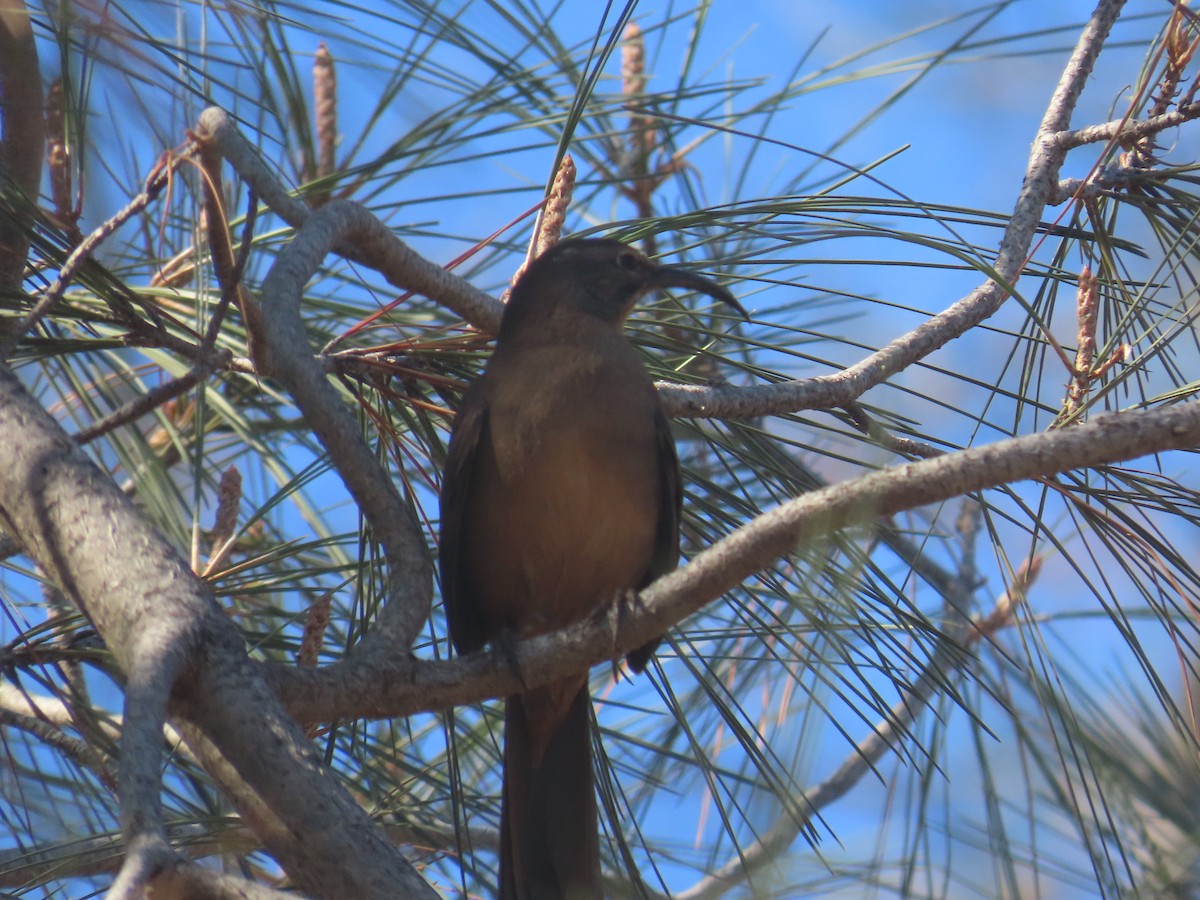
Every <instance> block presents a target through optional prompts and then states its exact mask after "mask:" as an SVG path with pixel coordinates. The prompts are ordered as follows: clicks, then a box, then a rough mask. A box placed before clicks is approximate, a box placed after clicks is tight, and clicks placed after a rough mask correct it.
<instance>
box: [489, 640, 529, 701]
mask: <svg viewBox="0 0 1200 900" xmlns="http://www.w3.org/2000/svg"><path fill="white" fill-rule="evenodd" d="M519 643H520V638H519V637H518V636H517V633H516V632H515V631H513V630H512V629H511V628H504V629H501V631H500V633H499V634H497V635H496V637H495V638H494V639H493V641H492V650H493V651H494V652H495V653H496V654H497V655H498V656H499V657H500V658H501V659H502V660H504V662H505V663H506V664H507V665H508V670H509V671H510V672H512V673H513V675H515V676H516V677H517V681H519V682H521V688H522V690H526V691H527V690H529V685H528V684H526V683H525V675H524V674H523V673H522V672H521V660H520V659H519V658H518V654H517V645H518V644H519Z"/></svg>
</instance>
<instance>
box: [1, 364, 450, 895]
mask: <svg viewBox="0 0 1200 900" xmlns="http://www.w3.org/2000/svg"><path fill="white" fill-rule="evenodd" d="M0 435H2V436H3V438H2V440H3V445H4V454H3V455H4V458H5V465H4V466H0V524H2V526H3V528H4V529H5V530H7V531H10V532H11V533H13V534H18V535H20V536H21V539H22V541H23V543H24V547H25V550H26V552H27V553H28V554H29V556H30V557H31V558H32V559H33V560H34V561H35V562H37V564H38V566H39V567H40V568H41V569H42V571H44V572H45V573H46V574H47V577H49V578H51V579H52V580H53V581H54V582H55V583H56V584H58V585H59V586H60V587H61V589H62V591H63V593H64V594H65V595H66V596H67V597H68V598H70V599H71V601H72V602H73V603H75V604H76V605H77V606H78V607H79V609H81V610H82V611H83V612H85V613H86V614H87V616H88V617H89V618H90V619H91V621H92V622H93V623H94V624H95V626H96V629H97V630H98V631H99V632H100V634H101V635H102V636H103V638H104V639H105V642H106V643H107V645H108V647H109V648H110V649H111V651H112V653H113V656H114V658H115V659H116V662H117V664H118V665H119V666H120V667H121V669H122V671H124V672H125V673H126V674H127V676H129V678H130V680H131V686H130V690H129V692H128V694H127V702H126V710H125V727H124V731H123V735H122V761H121V769H120V775H121V778H122V784H121V790H122V825H123V827H124V828H125V829H126V840H127V849H128V851H129V852H130V853H131V855H136V854H137V853H138V852H139V851H140V850H141V849H142V848H145V851H146V852H144V853H142V855H141V856H140V858H139V859H137V860H135V862H134V863H133V864H132V867H131V869H130V870H129V873H128V877H127V879H126V880H125V882H123V884H122V887H126V886H128V887H129V888H130V889H131V890H132V889H136V888H137V886H138V885H142V884H145V883H147V881H146V879H148V878H150V877H153V875H154V873H155V872H156V871H158V870H161V869H162V868H163V867H166V866H170V865H173V864H174V863H175V862H176V861H177V860H178V857H176V856H175V855H174V854H169V855H167V854H165V853H164V852H163V850H162V848H163V847H165V846H166V845H165V838H164V837H163V834H164V833H163V831H162V829H161V812H160V809H159V803H158V795H157V782H155V783H154V784H151V783H150V781H151V780H152V779H157V777H158V776H157V773H158V772H159V771H160V769H161V765H160V763H159V760H158V759H157V755H158V754H159V753H161V727H162V725H163V719H164V716H163V708H164V706H165V703H164V702H163V701H164V694H165V689H166V686H170V687H173V689H174V694H173V696H172V706H171V708H172V711H173V712H174V713H177V714H178V715H181V716H182V717H183V718H184V719H185V720H186V721H187V723H188V724H187V725H184V726H182V727H181V730H182V731H183V732H184V734H185V736H186V737H187V738H188V740H189V742H192V743H193V746H196V745H201V746H202V749H203V750H204V751H205V752H204V753H199V752H198V753H197V757H198V758H200V759H201V760H202V762H204V764H205V765H206V766H208V767H209V769H210V771H212V772H214V775H215V777H216V778H217V780H218V782H222V783H223V785H225V786H227V787H228V788H229V793H230V794H231V796H232V797H233V798H234V802H235V803H236V804H237V805H238V807H239V810H240V811H241V812H242V814H243V815H244V816H245V817H246V819H247V821H248V822H249V823H250V824H251V825H252V826H253V827H255V829H256V831H257V832H258V834H259V835H260V837H261V838H262V840H263V844H264V846H265V847H266V849H267V850H268V851H269V852H270V853H271V854H272V855H273V856H274V857H275V859H276V860H277V861H278V862H279V864H280V865H281V866H282V867H283V868H284V869H285V870H286V871H287V872H288V874H289V876H290V877H291V879H292V880H293V882H294V883H295V884H296V885H297V886H298V887H300V889H302V890H307V891H310V892H312V893H314V894H316V895H318V896H325V897H351V896H353V897H367V898H369V897H381V898H382V897H392V896H395V895H396V894H397V893H403V892H405V891H408V892H411V893H412V894H413V895H414V896H432V891H431V889H430V888H429V886H428V885H427V884H426V883H425V882H424V880H423V879H421V878H420V877H419V876H418V875H417V874H416V873H415V871H414V870H413V869H412V867H411V866H409V865H408V864H407V863H406V862H405V861H404V860H403V858H402V857H401V856H400V854H399V853H398V852H397V850H396V849H395V848H394V847H392V846H391V844H390V843H389V842H388V840H387V837H386V835H385V834H384V833H383V831H382V830H381V829H380V828H379V827H378V826H377V825H375V824H374V823H373V822H372V821H371V819H370V817H369V816H367V814H366V813H365V812H364V811H363V810H362V809H361V808H360V807H359V806H358V805H357V804H356V803H355V802H354V800H353V799H352V798H351V797H350V796H349V795H348V794H347V793H346V792H345V790H344V789H343V788H342V787H341V786H340V785H339V784H338V783H337V782H336V781H335V780H334V779H332V778H331V777H330V776H329V774H328V772H327V771H326V769H325V767H324V765H323V763H322V761H321V759H320V757H319V756H318V755H317V753H316V752H315V750H314V749H313V748H312V746H311V745H310V744H309V743H308V742H307V741H306V740H305V738H304V735H303V733H302V731H301V730H300V728H299V726H298V725H297V724H296V723H295V722H294V721H293V720H292V719H291V718H289V717H288V716H287V715H286V714H285V713H284V712H283V710H282V709H280V707H279V704H278V702H277V700H276V698H275V697H274V696H273V695H272V694H271V692H270V691H269V690H268V688H267V687H266V685H265V684H264V683H263V682H262V680H261V679H260V678H259V677H258V674H257V673H258V671H259V670H258V669H257V668H256V667H254V666H252V665H251V664H250V661H249V659H248V658H247V656H246V650H245V646H244V644H243V642H242V639H241V636H240V635H239V634H238V632H237V630H236V628H235V626H234V625H233V623H232V622H231V621H230V620H229V619H227V618H226V617H225V615H224V614H223V613H222V611H221V610H220V609H219V608H218V606H217V604H216V603H215V601H214V600H213V598H212V596H211V594H210V593H209V591H208V589H207V587H206V586H205V585H204V583H203V582H201V581H200V580H199V579H198V578H196V576H195V575H194V574H193V573H192V571H191V570H190V569H189V568H188V566H187V563H186V562H185V561H184V560H183V559H182V557H181V556H180V555H179V554H178V552H176V550H175V549H174V548H173V547H172V546H171V545H170V544H168V543H167V542H166V541H165V539H164V538H163V537H162V536H161V535H160V534H159V533H158V531H157V529H156V528H154V526H153V525H151V523H150V522H148V521H147V520H146V518H145V517H144V516H143V515H142V513H141V512H140V511H138V510H137V508H136V507H135V506H134V505H133V504H132V502H130V500H129V499H128V498H127V497H125V496H124V495H123V494H122V493H121V491H120V490H119V489H118V488H117V486H116V485H115V484H114V483H113V481H112V479H111V478H110V477H109V476H108V475H106V474H105V473H103V472H101V471H100V470H99V469H98V468H97V467H96V466H95V465H94V464H93V463H92V462H91V461H90V460H89V459H88V458H87V457H86V456H85V455H84V453H83V451H82V450H80V449H79V448H78V447H77V446H76V445H75V443H74V441H72V440H71V438H70V437H69V436H68V435H67V434H66V433H65V432H64V431H63V430H62V428H61V427H60V426H59V425H58V424H57V423H56V422H55V421H54V420H53V419H52V418H51V417H50V415H49V414H48V413H47V412H46V411H45V410H44V409H43V408H42V406H41V405H40V404H39V403H38V402H37V400H36V399H34V398H33V397H32V396H30V394H29V393H28V392H27V391H26V390H25V388H24V387H23V386H22V385H21V383H20V381H19V379H17V377H16V376H15V375H14V374H13V373H12V372H11V370H9V369H8V368H7V367H4V366H0ZM176 674H179V675H180V677H179V678H177V679H176V678H175V677H174V676H175V675H176ZM143 703H145V704H146V706H145V708H143V707H142V704H143ZM134 704H136V707H137V708H135V707H134ZM151 725H153V726H154V727H153V728H151V727H150V726H151ZM206 739H207V740H206ZM150 753H153V754H155V756H154V758H150V759H147V756H148V754H150ZM126 754H128V756H129V760H128V762H127V761H126V758H125V757H126ZM138 760H140V765H142V766H145V769H142V770H138V769H135V765H138V762H137V761H138ZM127 779H131V781H127ZM239 788H240V789H239ZM127 792H128V794H129V797H128V798H126V797H125V794H126V793H127ZM250 798H252V799H250ZM260 809H266V810H269V818H266V817H264V816H263V815H261V814H260ZM301 836H302V837H301ZM135 841H136V845H135Z"/></svg>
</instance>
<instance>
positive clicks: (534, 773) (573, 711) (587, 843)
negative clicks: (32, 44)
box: [500, 683, 602, 900]
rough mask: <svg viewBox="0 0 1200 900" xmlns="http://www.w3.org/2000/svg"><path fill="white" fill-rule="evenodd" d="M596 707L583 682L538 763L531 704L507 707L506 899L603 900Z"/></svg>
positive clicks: (516, 701) (515, 702)
mask: <svg viewBox="0 0 1200 900" xmlns="http://www.w3.org/2000/svg"><path fill="white" fill-rule="evenodd" d="M591 704H592V701H591V697H590V696H589V694H588V688H587V684H586V683H584V685H583V687H582V688H580V690H579V692H578V693H577V694H576V695H575V699H574V700H572V701H571V705H570V707H569V708H568V710H567V714H566V716H565V717H564V718H563V720H562V723H561V724H560V725H559V726H558V728H557V729H556V730H555V732H554V734H553V736H552V737H551V738H550V741H549V743H548V744H547V746H546V750H545V752H544V753H543V755H542V759H541V762H540V763H539V764H538V765H536V766H535V765H534V764H533V752H532V747H531V741H530V729H529V721H528V718H527V716H526V710H525V704H524V703H523V702H522V698H521V696H519V695H518V696H515V697H510V698H508V702H507V703H505V707H504V796H503V802H502V807H501V814H500V897H501V898H502V900H596V898H600V897H601V896H602V892H601V886H600V833H599V821H598V819H597V814H596V787H595V784H594V782H593V775H592V736H591Z"/></svg>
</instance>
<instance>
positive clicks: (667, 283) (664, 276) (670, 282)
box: [652, 266, 750, 321]
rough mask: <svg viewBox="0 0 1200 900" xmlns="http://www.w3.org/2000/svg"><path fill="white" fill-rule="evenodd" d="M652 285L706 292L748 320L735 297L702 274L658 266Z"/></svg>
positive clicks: (747, 315) (748, 315)
mask: <svg viewBox="0 0 1200 900" xmlns="http://www.w3.org/2000/svg"><path fill="white" fill-rule="evenodd" d="M652 280H653V286H654V287H656V288H682V289H684V290H689V291H698V292H699V293H701V294H707V295H708V296H710V297H712V298H713V299H715V300H720V301H721V302H722V303H724V304H725V305H727V306H731V307H733V309H735V310H737V313H738V315H740V316H741V317H742V318H743V319H746V320H747V321H749V319H750V314H749V313H748V312H746V310H745V309H744V308H743V307H742V304H740V303H738V301H737V298H736V297H734V296H733V294H732V293H730V291H729V289H728V288H727V287H725V286H724V285H720V284H717V283H716V282H715V281H712V280H711V279H708V278H705V277H704V276H703V275H697V274H696V273H695V272H692V271H691V270H689V269H676V268H673V267H672V266H658V267H657V269H656V270H655V272H654V277H653V279H652Z"/></svg>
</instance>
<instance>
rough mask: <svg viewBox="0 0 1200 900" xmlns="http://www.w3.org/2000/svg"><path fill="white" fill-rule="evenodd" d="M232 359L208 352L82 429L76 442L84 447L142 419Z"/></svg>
mask: <svg viewBox="0 0 1200 900" xmlns="http://www.w3.org/2000/svg"><path fill="white" fill-rule="evenodd" d="M229 358H231V354H230V353H229V352H228V351H223V352H220V353H213V354H208V355H206V357H205V358H204V359H203V360H202V361H201V362H198V363H196V365H195V366H194V367H193V368H192V370H191V371H190V372H187V373H185V374H183V375H180V376H179V377H178V378H176V379H174V380H172V381H168V382H166V383H164V384H160V385H158V386H156V387H152V388H151V389H150V390H148V391H146V393H144V394H142V395H141V396H140V397H135V398H134V399H133V400H130V401H129V402H128V403H125V404H124V405H122V406H121V407H120V408H119V409H115V410H113V411H112V412H110V413H109V414H108V415H107V416H105V417H104V418H102V419H97V420H96V421H95V422H93V423H92V424H91V425H88V426H87V427H86V428H81V429H79V431H77V432H75V434H74V438H75V442H76V443H78V444H79V445H80V446H83V445H84V444H88V443H91V442H92V441H94V440H95V439H96V438H98V437H101V436H102V435H105V434H108V433H109V432H110V431H112V430H113V429H115V428H119V427H121V426H122V425H127V424H129V423H130V422H132V421H134V420H136V419H140V418H141V417H142V416H144V415H146V413H148V412H151V411H152V410H155V409H157V408H158V407H160V406H162V405H163V404H164V403H167V402H168V401H170V400H173V399H175V398H176V397H178V396H179V395H180V394H182V393H184V392H185V391H189V390H191V389H192V388H193V387H195V386H196V385H197V384H199V383H200V381H201V380H203V379H204V378H207V377H208V376H209V375H211V374H212V373H213V372H215V371H216V370H217V369H219V368H222V367H223V365H224V363H225V362H226V361H227V360H228V359H229Z"/></svg>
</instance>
